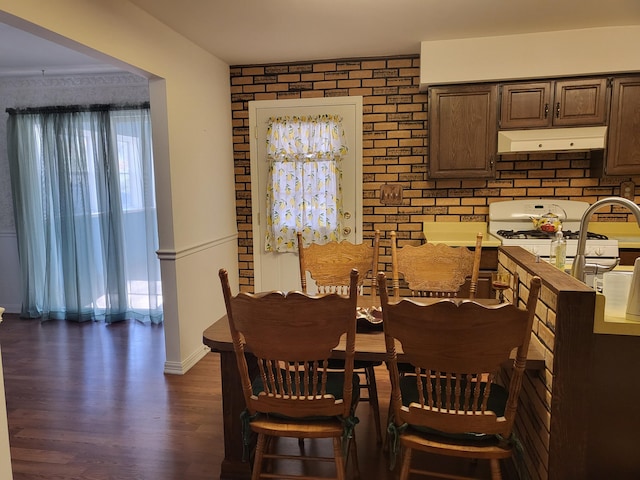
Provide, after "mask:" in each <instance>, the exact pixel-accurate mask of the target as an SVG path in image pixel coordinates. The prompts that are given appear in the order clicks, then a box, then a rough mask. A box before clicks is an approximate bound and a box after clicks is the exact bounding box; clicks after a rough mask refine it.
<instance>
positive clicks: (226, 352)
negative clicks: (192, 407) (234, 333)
mask: <svg viewBox="0 0 640 480" xmlns="http://www.w3.org/2000/svg"><path fill="white" fill-rule="evenodd" d="M421 300H422V299H421ZM477 301H478V302H480V303H488V304H496V303H497V301H495V300H493V299H488V300H482V299H478V300H477ZM358 304H359V305H361V306H369V305H370V304H371V300H369V299H362V300H360V299H359V301H358ZM203 342H204V344H205V345H207V346H208V347H209V348H211V351H212V352H217V353H219V354H220V375H221V380H222V415H223V430H224V432H223V433H224V459H223V461H222V465H221V467H220V478H221V479H249V478H251V465H250V463H249V462H243V459H242V451H243V448H242V423H241V420H240V414H241V413H242V411H243V410H244V408H245V401H244V395H243V393H242V386H241V384H240V374H239V373H238V366H237V364H236V358H235V353H234V350H233V341H232V339H231V332H230V331H229V321H228V319H227V316H226V315H224V316H222V317H220V318H219V319H218V320H217V321H216V322H214V323H213V324H212V325H211V326H210V327H208V328H207V329H206V330H205V331H204V333H203ZM344 346H345V344H344V340H343V341H342V342H341V343H340V344H339V345H338V346H337V347H336V348H335V349H334V351H333V353H334V356H335V358H344V353H345V352H344ZM397 353H398V358H399V360H402V356H403V353H402V348H401V347H399V346H398V347H397ZM513 355H515V351H514V352H513ZM248 356H250V354H248ZM355 359H356V360H367V361H385V360H386V347H385V341H384V333H383V332H382V329H381V328H379V325H374V324H373V325H371V326H370V328H364V329H359V331H358V333H357V334H356V351H355ZM250 360H251V359H250V358H249V363H250V364H251V361H250ZM253 363H255V362H253ZM526 368H527V369H528V370H542V369H544V356H543V353H542V350H541V349H540V348H539V347H538V346H537V345H536V344H535V343H533V342H532V344H531V345H530V347H529V353H528V355H527V363H526Z"/></svg>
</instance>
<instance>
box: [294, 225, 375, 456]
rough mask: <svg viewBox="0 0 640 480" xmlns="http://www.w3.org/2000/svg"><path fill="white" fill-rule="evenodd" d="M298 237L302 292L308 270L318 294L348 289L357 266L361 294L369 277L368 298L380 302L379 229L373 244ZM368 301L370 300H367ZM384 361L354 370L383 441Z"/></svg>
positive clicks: (336, 362) (336, 364)
mask: <svg viewBox="0 0 640 480" xmlns="http://www.w3.org/2000/svg"><path fill="white" fill-rule="evenodd" d="M297 239H298V259H299V264H300V283H301V285H302V291H303V292H305V293H308V290H309V289H308V285H307V283H308V282H307V272H308V273H309V274H310V276H311V280H313V281H314V282H315V285H316V288H317V290H318V292H319V293H328V292H341V293H344V294H346V293H348V291H349V274H350V271H351V269H353V268H356V269H357V270H358V272H360V281H359V282H358V294H359V296H360V297H363V296H365V292H364V286H365V285H364V284H365V281H366V279H367V278H369V279H370V285H369V292H368V293H369V296H370V297H371V298H370V299H369V302H368V303H369V304H370V305H377V304H378V303H379V302H378V300H377V299H376V295H377V286H376V281H377V279H376V274H377V273H378V259H379V251H380V231H379V230H376V231H375V232H374V236H373V244H372V245H369V244H367V243H360V244H353V243H351V242H348V241H342V242H329V243H325V244H322V245H320V244H317V243H312V244H310V245H309V246H305V245H304V242H303V240H302V233H301V232H298V233H297ZM364 303H367V302H364ZM341 363H342V360H337V359H332V360H331V361H330V366H331V367H332V368H337V369H340V368H342V366H341ZM381 364H382V362H371V361H364V360H356V362H355V369H356V372H357V373H359V374H360V375H361V376H362V377H363V378H364V381H362V382H361V383H360V388H361V390H366V392H367V396H366V397H365V396H362V395H361V397H360V401H361V402H369V404H370V405H371V409H372V410H373V415H374V424H375V428H376V439H377V440H378V443H381V442H382V427H381V421H380V406H379V404H378V388H377V384H376V376H375V370H374V368H375V367H376V366H377V365H381Z"/></svg>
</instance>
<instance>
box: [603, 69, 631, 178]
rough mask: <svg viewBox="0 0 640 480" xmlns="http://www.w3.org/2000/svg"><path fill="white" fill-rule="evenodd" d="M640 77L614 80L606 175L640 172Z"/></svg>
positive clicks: (605, 166) (605, 162) (605, 161)
mask: <svg viewBox="0 0 640 480" xmlns="http://www.w3.org/2000/svg"><path fill="white" fill-rule="evenodd" d="M638 132H640V76H636V77H618V78H614V79H613V83H612V94H611V116H610V119H609V132H608V137H607V148H606V152H605V156H606V157H605V159H604V172H603V173H604V174H605V175H637V174H640V135H638Z"/></svg>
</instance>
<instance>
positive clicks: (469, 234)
mask: <svg viewBox="0 0 640 480" xmlns="http://www.w3.org/2000/svg"><path fill="white" fill-rule="evenodd" d="M478 232H481V233H482V234H483V237H482V248H488V247H493V248H497V247H499V246H500V245H501V242H500V240H499V239H497V238H496V237H494V236H493V235H490V234H489V233H488V232H487V224H486V223H485V222H423V224H422V233H424V236H425V238H426V239H427V242H429V243H446V244H447V245H451V246H452V247H475V245H476V235H477V234H478Z"/></svg>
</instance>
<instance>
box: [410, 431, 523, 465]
mask: <svg viewBox="0 0 640 480" xmlns="http://www.w3.org/2000/svg"><path fill="white" fill-rule="evenodd" d="M400 443H401V444H402V445H404V446H405V447H409V448H419V449H420V450H422V451H425V452H428V453H433V454H437V455H448V456H454V457H462V458H478V459H491V458H509V457H510V456H511V455H512V450H513V444H512V443H511V442H508V441H504V440H501V439H499V438H498V437H496V436H495V435H485V436H484V438H483V439H481V440H478V441H477V442H472V441H470V440H469V439H462V438H452V437H451V436H443V435H440V434H426V433H425V432H424V431H423V430H418V429H415V430H413V429H412V427H409V428H408V429H407V430H406V431H405V432H404V433H403V434H402V436H401V437H400ZM452 446H453V447H455V446H459V448H452Z"/></svg>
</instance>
